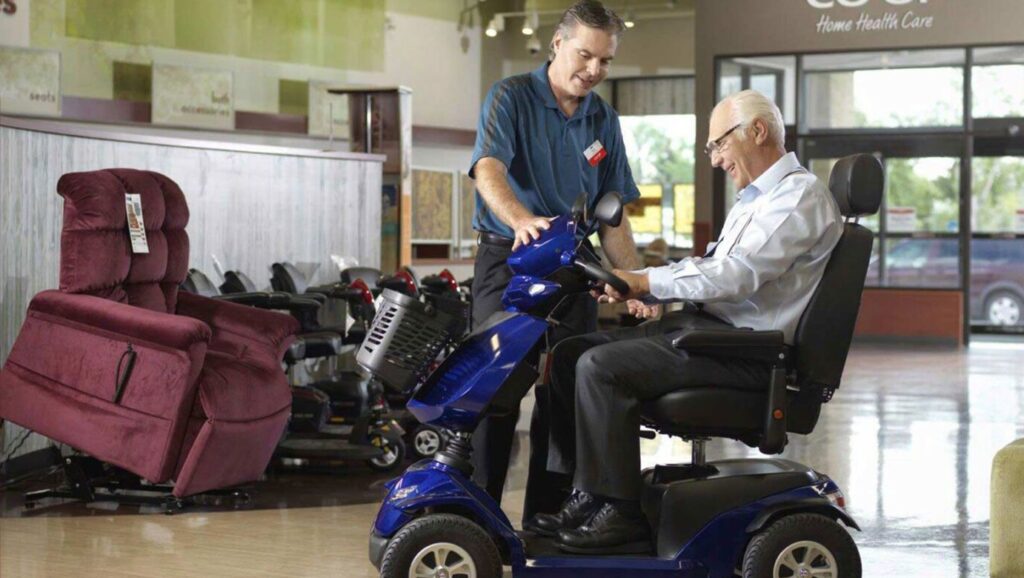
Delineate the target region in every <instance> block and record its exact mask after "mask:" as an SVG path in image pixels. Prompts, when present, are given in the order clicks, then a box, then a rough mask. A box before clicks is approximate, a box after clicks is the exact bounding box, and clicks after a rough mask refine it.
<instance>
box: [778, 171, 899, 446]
mask: <svg viewBox="0 0 1024 578" xmlns="http://www.w3.org/2000/svg"><path fill="white" fill-rule="evenodd" d="M884 179H885V175H884V173H883V171H882V165H881V163H880V162H879V161H878V159H876V158H875V157H873V156H871V155H866V154H860V155H853V156H849V157H845V158H842V159H840V160H839V161H838V162H837V163H836V165H835V167H834V168H833V169H832V174H831V175H830V177H829V189H830V190H831V191H832V195H833V196H834V197H835V199H836V202H837V203H838V204H839V208H840V211H841V212H842V214H843V216H844V217H847V218H850V217H859V216H863V215H869V214H872V213H875V212H877V211H878V207H879V204H880V203H881V198H882V189H883V185H884ZM873 239H874V235H873V234H872V232H871V231H869V230H868V229H866V228H865V227H863V226H861V225H858V224H856V223H853V222H849V221H848V222H846V223H845V224H844V226H843V234H842V236H841V237H840V239H839V242H838V243H837V244H836V247H835V249H833V250H832V255H831V256H830V257H829V262H828V265H827V266H826V267H825V273H824V275H823V276H822V278H821V282H820V283H819V284H818V287H817V288H816V289H815V291H814V294H813V295H812V297H811V300H810V302H809V303H808V305H807V308H806V309H805V310H804V313H803V316H802V317H801V318H800V324H799V325H798V326H797V330H796V336H795V340H794V341H795V343H794V345H795V350H796V360H795V367H796V375H797V385H798V386H799V387H800V390H801V394H800V395H799V396H798V397H797V399H796V400H794V401H795V403H794V404H791V407H790V412H789V415H790V423H789V428H788V429H789V430H790V431H795V432H797V433H806V432H805V431H802V430H806V431H810V429H812V428H813V427H814V423H815V422H816V421H817V417H818V415H817V412H818V408H819V407H820V404H821V401H822V398H821V389H820V388H821V387H829V388H836V387H839V381H840V379H841V377H842V374H843V367H844V366H845V365H846V356H847V353H848V352H849V350H850V343H851V342H852V340H853V328H854V325H855V324H856V322H857V313H858V311H859V310H860V299H861V292H862V291H863V289H864V280H865V277H866V276H867V269H868V263H869V261H870V260H871V245H872V242H873Z"/></svg>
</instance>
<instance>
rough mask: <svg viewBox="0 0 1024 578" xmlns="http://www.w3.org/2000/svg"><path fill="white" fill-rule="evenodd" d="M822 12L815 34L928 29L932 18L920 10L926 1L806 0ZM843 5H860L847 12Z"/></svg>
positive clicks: (932, 22)
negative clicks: (851, 13) (850, 12)
mask: <svg viewBox="0 0 1024 578" xmlns="http://www.w3.org/2000/svg"><path fill="white" fill-rule="evenodd" d="M807 4H809V5H810V6H811V7H812V8H816V9H818V10H821V11H822V14H821V16H820V17H819V18H818V22H817V24H816V25H815V30H817V32H818V34H841V33H846V32H849V33H862V32H887V31H901V30H903V31H913V30H922V29H927V28H932V27H934V26H935V18H934V17H933V16H930V15H928V14H926V13H924V11H923V9H924V8H926V7H927V5H928V0H807ZM843 8H860V9H861V11H860V13H859V14H857V15H855V16H854V15H850V14H849V12H848V11H845V10H842V11H841V9H843Z"/></svg>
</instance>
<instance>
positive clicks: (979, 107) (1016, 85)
mask: <svg viewBox="0 0 1024 578" xmlns="http://www.w3.org/2000/svg"><path fill="white" fill-rule="evenodd" d="M1021 87H1024V47H1021V46H1000V47H995V48H976V49H975V50H974V67H973V68H972V70H971V114H972V115H973V116H974V117H975V118H993V117H1021V116H1024V90H1022V89H1021Z"/></svg>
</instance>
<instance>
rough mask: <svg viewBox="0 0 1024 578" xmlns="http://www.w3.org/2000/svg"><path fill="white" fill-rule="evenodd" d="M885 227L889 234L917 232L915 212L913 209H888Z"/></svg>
mask: <svg viewBox="0 0 1024 578" xmlns="http://www.w3.org/2000/svg"><path fill="white" fill-rule="evenodd" d="M885 226H886V228H887V229H888V230H889V232H890V233H913V232H914V231H916V230H917V210H915V209H914V207H889V210H888V211H887V214H886V221H885Z"/></svg>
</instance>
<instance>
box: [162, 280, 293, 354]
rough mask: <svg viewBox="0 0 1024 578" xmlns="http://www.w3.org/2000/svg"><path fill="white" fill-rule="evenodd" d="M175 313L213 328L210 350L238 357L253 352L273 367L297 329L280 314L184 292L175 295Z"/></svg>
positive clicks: (287, 318)
mask: <svg viewBox="0 0 1024 578" xmlns="http://www.w3.org/2000/svg"><path fill="white" fill-rule="evenodd" d="M177 313H178V314H179V315H184V316H188V317H193V318H196V319H199V320H201V321H204V322H205V323H207V324H208V325H209V326H210V327H211V328H212V329H213V342H214V343H213V344H212V346H213V347H215V348H217V349H219V350H221V351H225V352H231V353H233V354H235V355H238V356H243V355H244V354H245V352H246V350H247V349H255V350H257V351H259V352H260V353H259V354H258V356H259V357H265V358H266V359H265V361H267V362H269V363H274V364H276V363H280V361H281V359H282V358H283V356H284V351H285V349H286V348H287V347H288V345H289V344H290V343H291V342H292V339H293V336H294V335H295V333H296V332H298V330H299V323H298V322H297V321H296V320H295V319H293V318H292V317H290V316H288V315H284V314H282V313H277V312H274V311H267V310H263V309H259V308H255V307H246V306H244V305H240V304H236V303H230V302H228V301H224V300H220V299H208V298H206V297H200V296H199V295H192V294H189V293H184V292H182V293H179V295H178V308H177Z"/></svg>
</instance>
